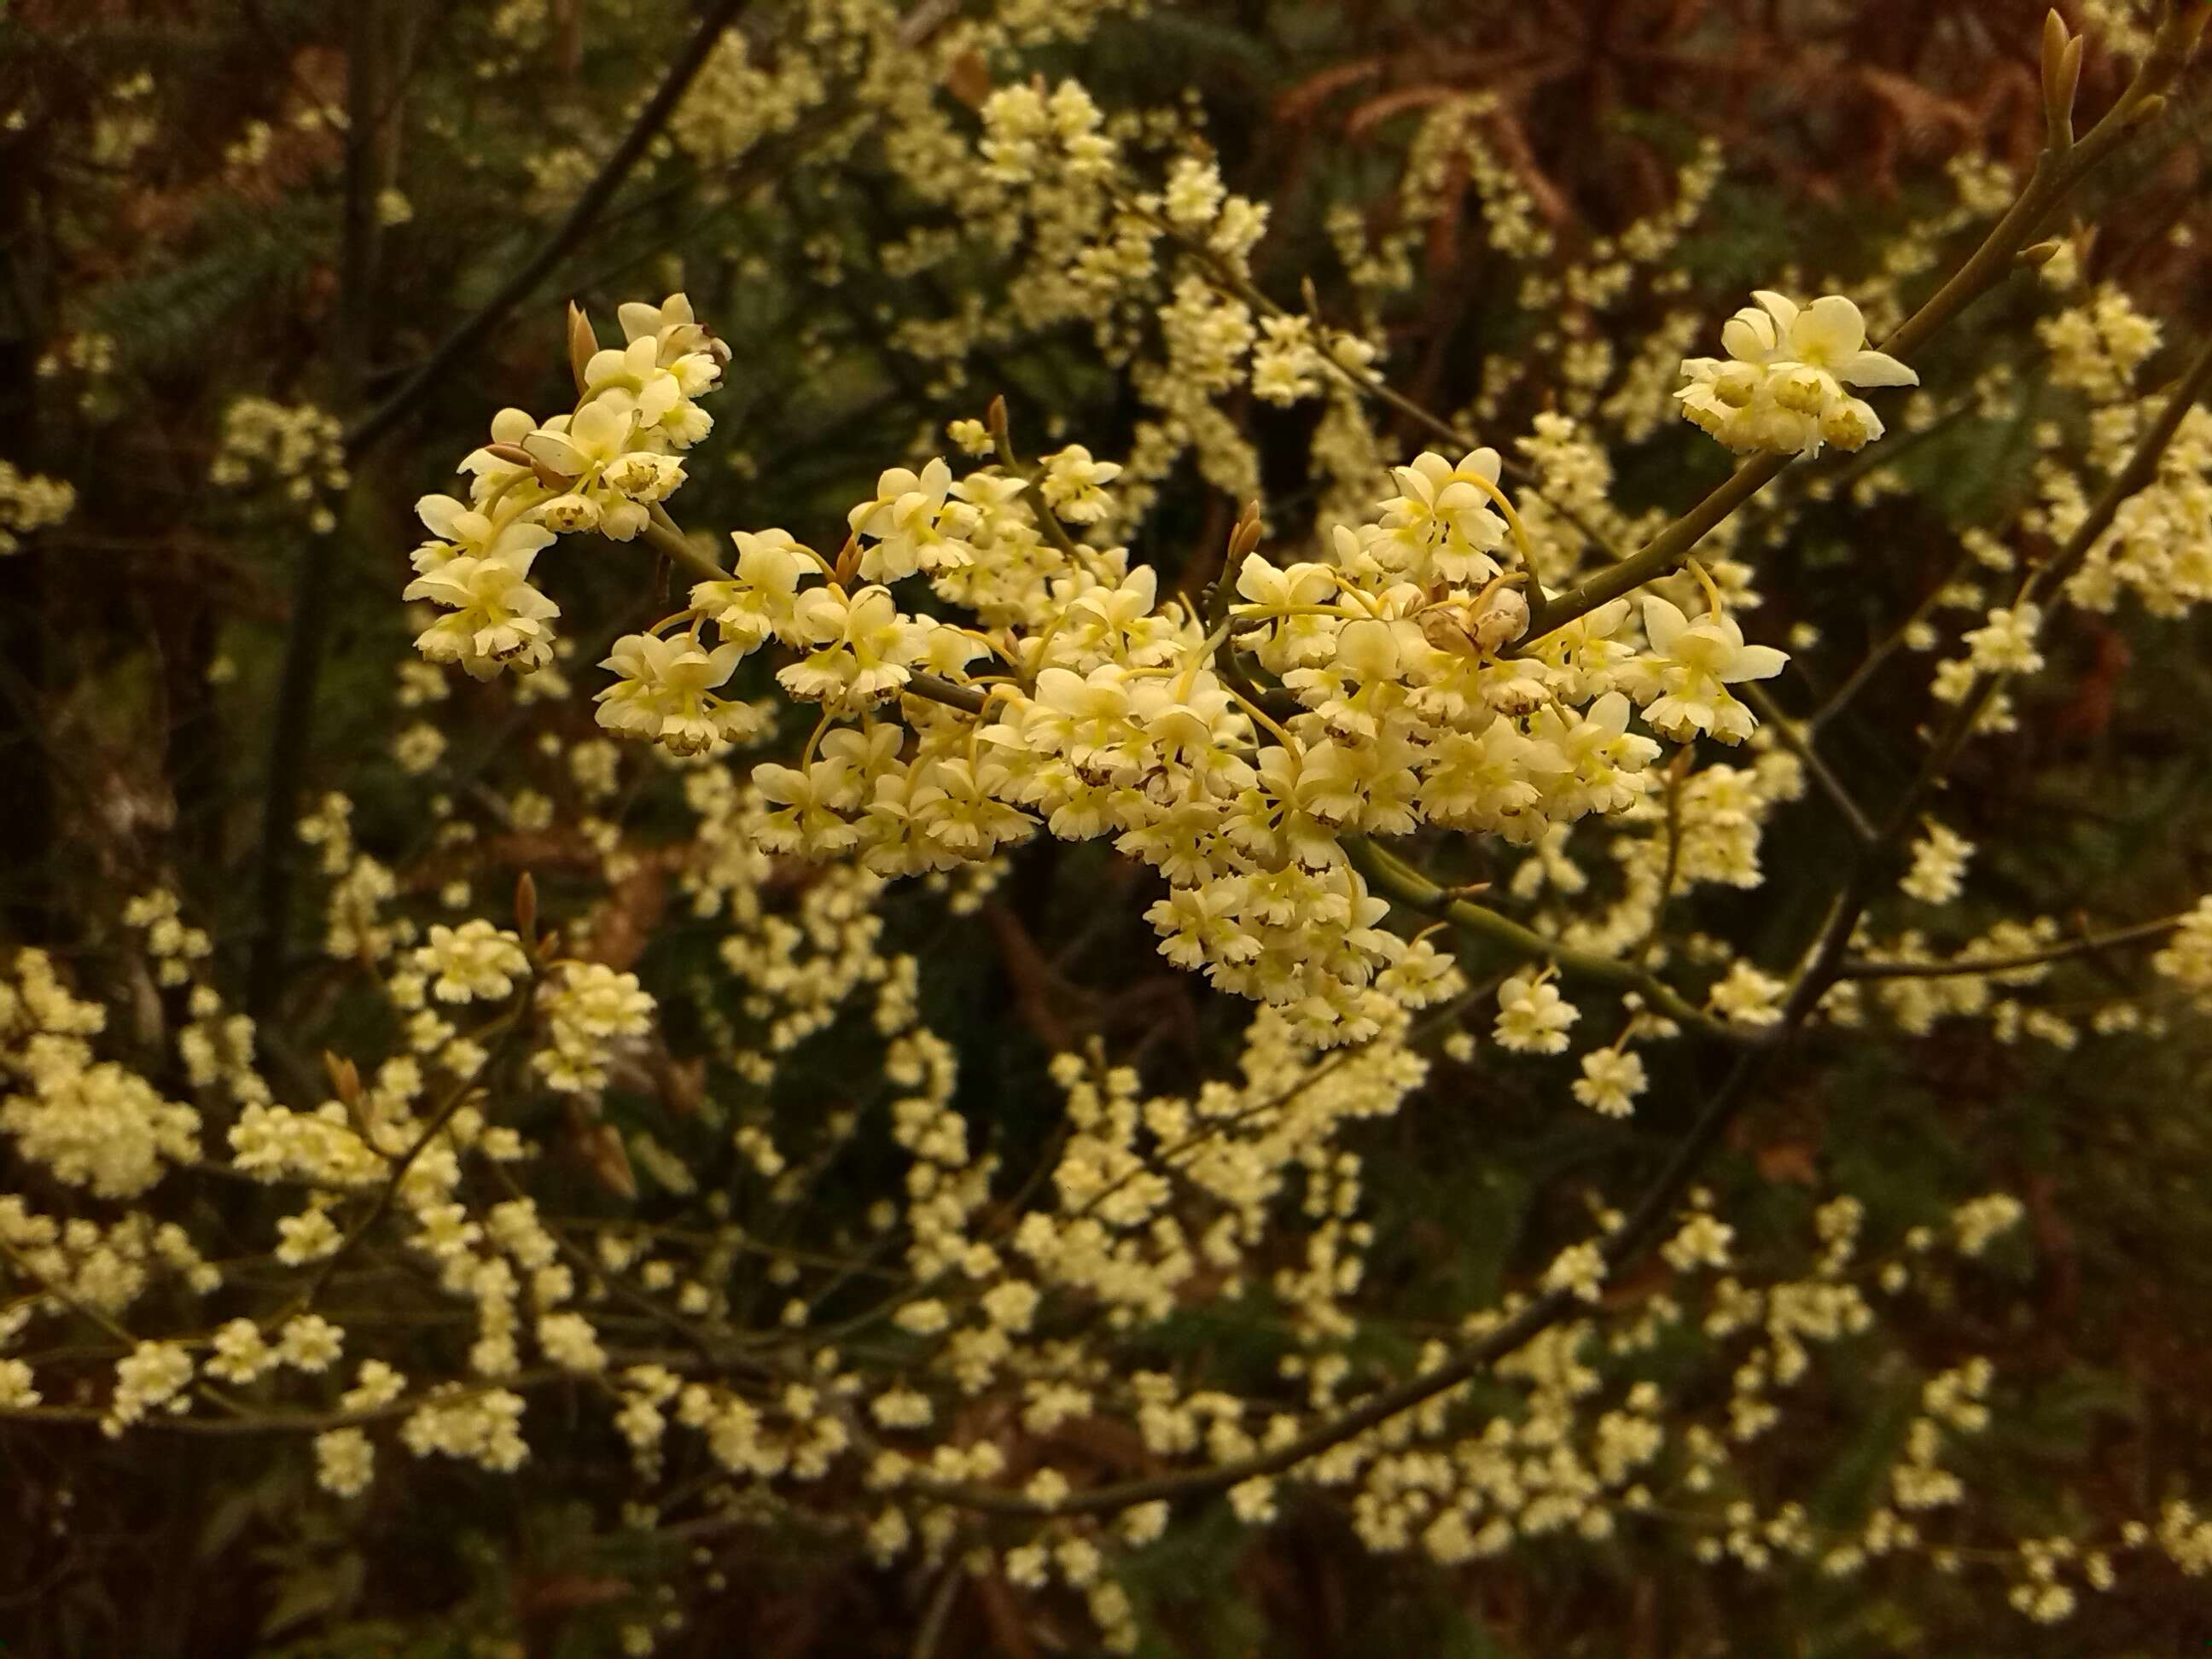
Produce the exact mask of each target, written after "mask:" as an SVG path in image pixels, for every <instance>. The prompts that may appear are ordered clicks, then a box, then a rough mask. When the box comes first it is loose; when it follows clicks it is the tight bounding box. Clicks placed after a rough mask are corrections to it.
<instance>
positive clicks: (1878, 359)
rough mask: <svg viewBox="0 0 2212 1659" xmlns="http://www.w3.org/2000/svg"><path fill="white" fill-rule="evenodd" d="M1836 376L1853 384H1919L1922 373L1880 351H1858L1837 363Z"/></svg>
mask: <svg viewBox="0 0 2212 1659" xmlns="http://www.w3.org/2000/svg"><path fill="white" fill-rule="evenodd" d="M1836 378H1837V379H1838V380H1848V381H1850V383H1851V384H1852V385H1853V386H1918V385H1919V384H1920V373H1919V371H1918V370H1917V369H1914V368H1908V367H1907V366H1906V365H1905V364H1903V363H1900V362H1898V361H1897V359H1896V358H1894V357H1892V356H1887V355H1886V354H1884V353H1882V352H1879V351H1857V352H1853V353H1852V354H1851V355H1850V356H1849V357H1847V358H1845V359H1844V361H1843V362H1840V363H1838V364H1837V365H1836Z"/></svg>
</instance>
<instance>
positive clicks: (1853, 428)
mask: <svg viewBox="0 0 2212 1659" xmlns="http://www.w3.org/2000/svg"><path fill="white" fill-rule="evenodd" d="M1752 297H1753V299H1755V300H1757V301H1759V303H1758V304H1757V305H1756V306H1747V307H1744V309H1742V310H1741V311H1739V312H1737V313H1736V314H1735V317H1734V318H1732V319H1730V320H1729V324H1728V326H1727V327H1725V328H1723V330H1722V331H1721V343H1722V344H1723V346H1725V347H1726V348H1727V349H1728V354H1729V355H1728V356H1727V357H1726V358H1724V359H1723V358H1718V357H1692V358H1688V359H1686V360H1685V361H1684V362H1683V364H1682V372H1683V374H1686V375H1687V376H1688V377H1689V381H1688V384H1687V385H1686V386H1683V387H1682V388H1681V390H1680V391H1679V392H1676V393H1675V394H1674V396H1675V398H1676V400H1677V401H1678V402H1680V404H1681V405H1682V414H1683V416H1684V418H1685V419H1686V420H1689V421H1691V422H1694V423H1695V424H1696V425H1698V426H1699V427H1701V428H1704V429H1705V431H1707V432H1710V433H1711V434H1712V435H1713V436H1714V437H1716V438H1717V439H1719V440H1720V441H1722V442H1723V443H1724V444H1726V445H1727V446H1728V447H1729V448H1730V449H1735V450H1752V449H1769V450H1774V451H1777V452H1778V453H1782V454H1785V455H1807V456H1810V455H1817V454H1819V453H1820V446H1821V445H1823V444H1832V445H1833V446H1834V447H1836V448H1838V449H1846V450H1850V449H1863V448H1864V447H1866V446H1867V445H1868V444H1869V443H1871V442H1872V441H1874V440H1875V439H1876V438H1879V437H1880V436H1881V433H1882V425H1881V416H1878V415H1876V414H1875V412H1874V409H1873V406H1872V405H1871V404H1868V403H1867V402H1866V400H1865V399H1864V398H1855V397H1853V396H1852V395H1851V394H1850V391H1849V390H1848V389H1847V388H1849V387H1851V386H1917V385H1919V384H1920V377H1919V375H1917V374H1915V373H1913V371H1912V370H1911V369H1910V368H1906V367H1905V365H1904V364H1903V363H1900V362H1898V361H1897V359H1896V358H1894V357H1892V356H1887V355H1885V354H1884V353H1882V352H1879V351H1875V350H1872V349H1869V347H1868V345H1867V343H1866V320H1865V319H1864V318H1863V317H1862V316H1861V315H1860V314H1859V308H1858V307H1857V306H1856V305H1854V304H1852V303H1851V301H1850V300H1848V299H1846V298H1845V297H1844V296H1843V295H1840V294H1830V295H1824V296H1822V297H1821V298H1820V299H1818V300H1815V301H1813V303H1812V304H1810V305H1808V306H1804V307H1800V306H1799V305H1798V304H1797V302H1796V301H1794V300H1792V299H1790V298H1789V297H1788V296H1787V295H1781V294H1776V293H1773V292H1771V290H1767V289H1761V290H1760V291H1759V292H1758V293H1756V294H1754V295H1753V296H1752Z"/></svg>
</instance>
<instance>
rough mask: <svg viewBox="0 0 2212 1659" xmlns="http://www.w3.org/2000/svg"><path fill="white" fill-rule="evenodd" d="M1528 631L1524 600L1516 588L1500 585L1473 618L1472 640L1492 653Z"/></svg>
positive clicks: (1526, 602) (1526, 603)
mask: <svg viewBox="0 0 2212 1659" xmlns="http://www.w3.org/2000/svg"><path fill="white" fill-rule="evenodd" d="M1526 632H1528V600H1526V599H1522V597H1521V593H1520V591H1519V590H1518V589H1517V588H1511V587H1501V588H1499V589H1498V590H1497V591H1496V592H1493V593H1492V594H1491V596H1490V597H1489V599H1487V600H1486V601H1485V602H1484V604H1483V607H1482V610H1481V612H1480V614H1479V615H1478V616H1477V617H1475V619H1474V641H1475V643H1476V644H1477V645H1479V646H1480V647H1482V649H1483V651H1484V652H1485V653H1488V654H1491V655H1495V654H1496V653H1498V651H1499V650H1500V649H1502V648H1503V647H1505V646H1507V645H1510V644H1511V643H1512V642H1513V641H1515V640H1517V639H1519V638H1520V637H1521V636H1522V635H1523V634H1525V633H1526Z"/></svg>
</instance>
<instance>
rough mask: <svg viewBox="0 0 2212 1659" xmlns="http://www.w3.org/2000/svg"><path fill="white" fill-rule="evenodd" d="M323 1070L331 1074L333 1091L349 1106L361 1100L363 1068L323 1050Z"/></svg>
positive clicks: (327, 1050)
mask: <svg viewBox="0 0 2212 1659" xmlns="http://www.w3.org/2000/svg"><path fill="white" fill-rule="evenodd" d="M323 1069H324V1070H325V1072H327V1073H330V1079H331V1092H332V1093H333V1094H335V1095H337V1097H338V1098H339V1099H340V1100H342V1101H343V1102H344V1103H346V1104H347V1105H349V1106H352V1105H355V1104H357V1103H359V1101H360V1099H361V1068H360V1067H359V1066H356V1065H355V1064H354V1063H353V1061H351V1060H347V1059H345V1058H343V1056H341V1055H338V1054H332V1053H331V1051H330V1050H329V1049H327V1048H325V1049H324V1050H323Z"/></svg>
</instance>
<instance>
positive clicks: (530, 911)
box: [514, 870, 538, 939]
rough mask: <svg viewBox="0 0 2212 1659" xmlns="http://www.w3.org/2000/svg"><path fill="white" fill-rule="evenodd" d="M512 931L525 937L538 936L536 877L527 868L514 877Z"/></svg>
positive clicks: (533, 937)
mask: <svg viewBox="0 0 2212 1659" xmlns="http://www.w3.org/2000/svg"><path fill="white" fill-rule="evenodd" d="M514 931H515V932H516V933H520V935H521V936H522V937H523V938H524V939H535V938H536V937H537V936H538V878H537V877H535V876H533V875H532V874H531V873H530V872H529V871H527V870H525V871H524V872H522V873H521V874H520V875H519V876H517V877H516V878H514Z"/></svg>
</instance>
